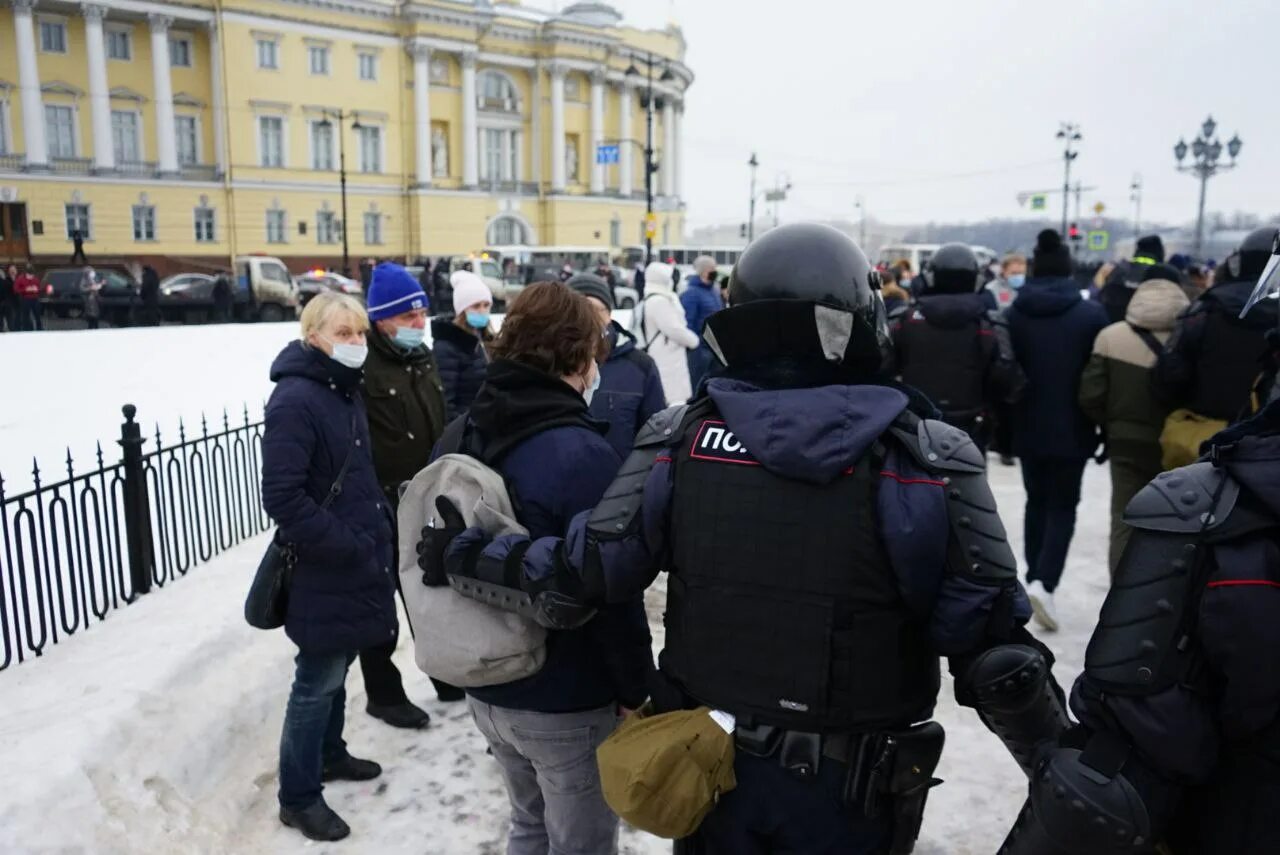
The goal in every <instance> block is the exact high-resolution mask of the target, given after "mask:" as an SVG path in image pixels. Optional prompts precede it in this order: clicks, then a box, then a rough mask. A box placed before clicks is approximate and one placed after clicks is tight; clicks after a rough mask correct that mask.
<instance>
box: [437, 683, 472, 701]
mask: <svg viewBox="0 0 1280 855" xmlns="http://www.w3.org/2000/svg"><path fill="white" fill-rule="evenodd" d="M431 685H433V686H435V687H436V697H438V698H439V699H440V702H441V703H445V704H449V703H455V702H457V701H465V700H466V699H467V693H466V692H464V691H463V690H462V689H459V688H458V687H457V686H451V685H449V684H448V683H446V682H444V681H443V680H437V679H435V678H434V677H433V678H432V679H431Z"/></svg>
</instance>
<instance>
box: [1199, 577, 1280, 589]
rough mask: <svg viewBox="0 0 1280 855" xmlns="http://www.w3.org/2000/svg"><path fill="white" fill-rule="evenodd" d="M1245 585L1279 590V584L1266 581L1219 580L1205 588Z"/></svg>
mask: <svg viewBox="0 0 1280 855" xmlns="http://www.w3.org/2000/svg"><path fill="white" fill-rule="evenodd" d="M1245 585H1248V586H1261V587H1264V588H1280V582H1270V581H1268V580H1266V579H1219V580H1218V581H1217V582H1210V583H1209V584H1208V585H1207V586H1206V587H1209V588H1234V587H1237V586H1245Z"/></svg>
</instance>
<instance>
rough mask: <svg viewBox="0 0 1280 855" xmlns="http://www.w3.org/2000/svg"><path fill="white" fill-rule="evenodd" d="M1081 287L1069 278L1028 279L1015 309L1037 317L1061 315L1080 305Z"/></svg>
mask: <svg viewBox="0 0 1280 855" xmlns="http://www.w3.org/2000/svg"><path fill="white" fill-rule="evenodd" d="M1080 300H1081V298H1080V286H1079V284H1077V283H1076V281H1075V280H1074V279H1072V278H1070V277H1069V276H1045V277H1037V278H1035V279H1028V280H1027V282H1026V284H1025V285H1023V286H1022V288H1020V289H1019V290H1018V296H1017V297H1016V298H1014V301H1013V308H1015V309H1017V310H1018V311H1020V312H1023V313H1025V314H1027V315H1033V316H1035V317H1052V316H1054V315H1061V314H1063V313H1064V312H1066V311H1067V310H1068V309H1070V308H1071V307H1072V306H1074V305H1075V304H1076V303H1079V302H1080Z"/></svg>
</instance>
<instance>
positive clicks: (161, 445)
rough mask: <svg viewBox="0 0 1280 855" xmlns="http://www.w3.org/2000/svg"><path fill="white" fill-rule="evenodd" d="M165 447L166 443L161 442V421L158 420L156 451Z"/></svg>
mask: <svg viewBox="0 0 1280 855" xmlns="http://www.w3.org/2000/svg"><path fill="white" fill-rule="evenodd" d="M163 447H164V445H163V444H162V443H161V442H160V423H159V422H156V451H159V450H160V449H161V448H163Z"/></svg>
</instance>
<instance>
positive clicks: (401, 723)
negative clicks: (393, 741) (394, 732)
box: [365, 701, 431, 730]
mask: <svg viewBox="0 0 1280 855" xmlns="http://www.w3.org/2000/svg"><path fill="white" fill-rule="evenodd" d="M365 709H366V710H367V711H368V713H369V715H371V716H373V717H374V718H377V719H381V720H383V721H385V722H386V723H387V724H389V725H391V726H392V727H403V728H405V729H407V730H421V729H422V728H424V727H426V726H427V725H428V724H430V723H431V716H429V715H427V711H426V710H423V709H419V708H418V707H415V706H414V705H413V704H412V703H410V702H409V701H405V702H403V703H399V704H387V705H385V706H384V705H382V704H369V706H367V707H366V708H365Z"/></svg>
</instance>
